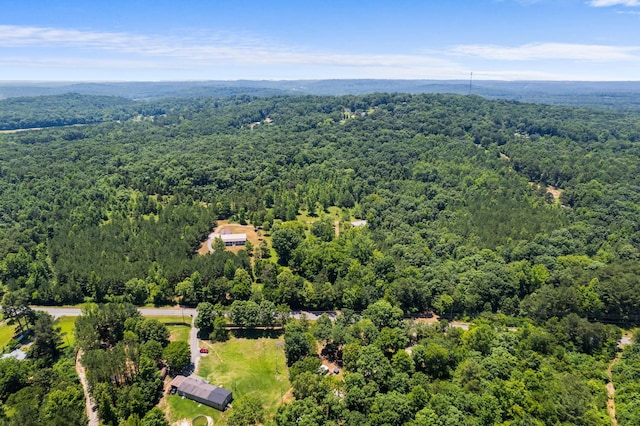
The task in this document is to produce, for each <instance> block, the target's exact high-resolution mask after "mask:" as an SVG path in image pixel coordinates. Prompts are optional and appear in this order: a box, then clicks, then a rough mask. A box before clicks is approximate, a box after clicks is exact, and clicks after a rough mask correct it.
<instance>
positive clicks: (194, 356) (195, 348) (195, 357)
mask: <svg viewBox="0 0 640 426" xmlns="http://www.w3.org/2000/svg"><path fill="white" fill-rule="evenodd" d="M195 322H196V316H195V315H194V316H193V318H192V319H191V330H190V331H189V347H190V348H191V364H193V371H192V373H191V374H192V375H195V374H196V371H198V364H199V363H200V357H201V355H200V344H199V342H198V329H197V328H196V326H195Z"/></svg>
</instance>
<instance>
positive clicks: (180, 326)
mask: <svg viewBox="0 0 640 426" xmlns="http://www.w3.org/2000/svg"><path fill="white" fill-rule="evenodd" d="M144 318H145V319H154V320H158V321H160V322H161V323H163V324H164V325H166V326H167V328H168V329H169V341H171V342H180V341H182V342H187V343H189V330H191V317H190V316H186V317H185V318H184V322H183V319H182V317H169V316H165V317H157V316H148V317H144Z"/></svg>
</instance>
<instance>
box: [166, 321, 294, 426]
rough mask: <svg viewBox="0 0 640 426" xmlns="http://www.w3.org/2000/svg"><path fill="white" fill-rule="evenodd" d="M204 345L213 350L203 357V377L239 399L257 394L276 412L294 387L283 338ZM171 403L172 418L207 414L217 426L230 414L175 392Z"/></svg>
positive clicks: (203, 344) (266, 406)
mask: <svg viewBox="0 0 640 426" xmlns="http://www.w3.org/2000/svg"><path fill="white" fill-rule="evenodd" d="M267 334H268V333H267ZM274 334H277V333H274ZM202 346H203V347H206V348H207V349H209V354H208V355H206V356H203V357H202V358H201V360H200V366H199V370H198V375H199V376H201V377H204V378H205V379H207V380H209V382H210V383H211V384H213V385H216V386H222V387H224V388H226V389H230V390H231V391H232V392H233V398H234V400H236V401H237V400H238V399H241V398H242V397H243V396H245V395H254V396H256V397H257V398H258V399H259V400H261V401H263V404H264V407H265V410H266V412H267V415H272V414H274V413H275V411H276V409H277V407H278V405H280V403H281V400H282V396H283V395H284V394H285V393H286V392H287V390H288V389H289V387H290V385H289V371H288V369H287V366H286V362H285V357H284V339H283V338H282V337H279V338H265V337H260V338H233V339H231V340H229V341H227V342H223V343H208V342H206V341H204V342H202ZM276 368H277V371H276ZM176 399H177V400H179V401H176ZM168 402H169V406H170V408H171V421H177V420H179V419H183V418H189V419H192V418H194V417H195V416H196V415H198V414H206V415H209V416H211V417H212V418H213V420H214V422H215V424H216V425H219V424H222V425H224V424H226V418H227V416H228V413H221V412H219V411H217V410H212V409H208V408H207V407H203V406H201V407H198V404H197V403H195V402H193V401H185V400H181V399H180V397H176V396H175V395H171V396H169V397H168Z"/></svg>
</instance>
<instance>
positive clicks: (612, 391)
mask: <svg viewBox="0 0 640 426" xmlns="http://www.w3.org/2000/svg"><path fill="white" fill-rule="evenodd" d="M621 356H622V353H621V352H619V353H618V355H617V356H616V357H615V358H614V359H613V360H612V361H611V363H610V364H609V368H607V377H608V378H609V381H608V382H607V395H608V397H609V399H607V412H608V413H609V418H611V425H612V426H618V419H617V418H616V401H615V395H616V388H615V386H614V385H613V367H615V365H616V364H617V363H618V362H620V357H621Z"/></svg>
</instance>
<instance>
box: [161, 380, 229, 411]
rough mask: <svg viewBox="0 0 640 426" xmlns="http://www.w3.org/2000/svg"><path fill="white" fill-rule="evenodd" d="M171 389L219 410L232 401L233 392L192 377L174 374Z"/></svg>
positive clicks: (222, 409)
mask: <svg viewBox="0 0 640 426" xmlns="http://www.w3.org/2000/svg"><path fill="white" fill-rule="evenodd" d="M171 389H172V390H173V389H175V392H176V393H177V394H178V395H180V396H184V397H185V398H189V399H191V400H193V401H196V402H199V403H201V404H204V405H208V406H209V407H213V408H215V409H217V410H220V411H224V410H225V409H226V408H227V406H228V405H229V404H231V401H233V394H232V393H231V391H230V390H227V389H223V388H221V387H218V386H213V385H211V384H209V383H207V382H205V381H204V380H201V379H197V378H194V377H185V376H176V378H175V379H173V380H172V381H171Z"/></svg>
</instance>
